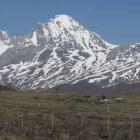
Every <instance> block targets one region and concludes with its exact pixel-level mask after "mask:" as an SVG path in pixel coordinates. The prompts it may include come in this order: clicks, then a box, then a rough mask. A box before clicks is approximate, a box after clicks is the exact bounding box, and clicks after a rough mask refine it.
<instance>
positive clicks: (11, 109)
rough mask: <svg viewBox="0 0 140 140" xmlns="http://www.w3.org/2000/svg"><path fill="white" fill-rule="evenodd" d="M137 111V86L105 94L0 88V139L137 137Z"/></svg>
mask: <svg viewBox="0 0 140 140" xmlns="http://www.w3.org/2000/svg"><path fill="white" fill-rule="evenodd" d="M105 98H107V99H110V100H109V101H107V102H104V101H102V102H101V100H102V99H105ZM116 98H123V100H116ZM139 110H140V90H139V89H138V90H134V91H130V92H127V93H124V94H117V95H105V96H103V95H85V94H81V95H80V94H60V93H59V94H56V93H33V92H13V91H2V92H1V94H0V140H104V139H110V140H129V139H130V140H131V139H132V140H133V139H134V140H139V139H140V131H139V129H140V111H139Z"/></svg>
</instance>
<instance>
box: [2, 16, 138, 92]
mask: <svg viewBox="0 0 140 140" xmlns="http://www.w3.org/2000/svg"><path fill="white" fill-rule="evenodd" d="M0 43H1V45H0V51H1V50H2V47H3V46H5V45H6V50H4V52H3V53H1V54H0V79H2V80H3V81H4V82H5V83H8V84H12V85H13V86H15V87H17V88H19V89H21V90H37V89H42V90H47V89H48V88H52V87H55V86H58V85H61V84H66V83H69V84H75V83H78V82H80V81H85V80H86V81H87V82H89V83H94V84H96V85H98V86H100V87H111V86H113V85H117V84H118V83H122V82H124V83H127V84H131V83H138V82H140V79H139V78H140V68H139V65H140V62H139V60H140V44H139V43H136V44H134V45H126V46H125V45H112V44H110V43H107V42H106V41H104V40H103V39H102V38H101V37H100V36H99V35H97V34H96V33H94V32H91V31H88V30H86V29H85V28H84V27H83V26H82V25H81V24H80V23H78V22H76V21H75V20H73V19H72V18H71V17H70V16H67V15H57V16H55V17H54V18H52V19H50V20H49V21H48V22H46V23H38V24H37V26H36V27H35V28H33V29H31V30H30V31H29V32H28V33H27V34H26V35H25V36H13V37H9V41H8V42H4V39H3V41H0ZM2 43H3V44H4V45H3V44H2Z"/></svg>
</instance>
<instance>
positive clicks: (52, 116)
mask: <svg viewBox="0 0 140 140" xmlns="http://www.w3.org/2000/svg"><path fill="white" fill-rule="evenodd" d="M53 120H54V115H53V113H52V130H53V126H54V122H53Z"/></svg>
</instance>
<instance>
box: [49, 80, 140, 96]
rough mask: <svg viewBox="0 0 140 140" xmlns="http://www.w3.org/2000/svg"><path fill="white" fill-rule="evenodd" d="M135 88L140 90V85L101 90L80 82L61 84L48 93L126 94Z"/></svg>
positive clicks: (123, 85)
mask: <svg viewBox="0 0 140 140" xmlns="http://www.w3.org/2000/svg"><path fill="white" fill-rule="evenodd" d="M137 88H140V83H133V84H126V83H119V84H118V85H115V86H111V87H106V88H101V87H100V86H98V85H95V84H91V83H88V82H86V81H82V82H79V83H76V84H73V85H70V84H62V85H59V86H57V87H54V88H52V89H51V90H50V91H51V92H63V93H90V94H116V93H123V92H127V91H130V90H134V89H137Z"/></svg>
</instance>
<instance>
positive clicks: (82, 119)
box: [82, 116, 84, 129]
mask: <svg viewBox="0 0 140 140" xmlns="http://www.w3.org/2000/svg"><path fill="white" fill-rule="evenodd" d="M83 128H84V118H83V116H82V129H83Z"/></svg>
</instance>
